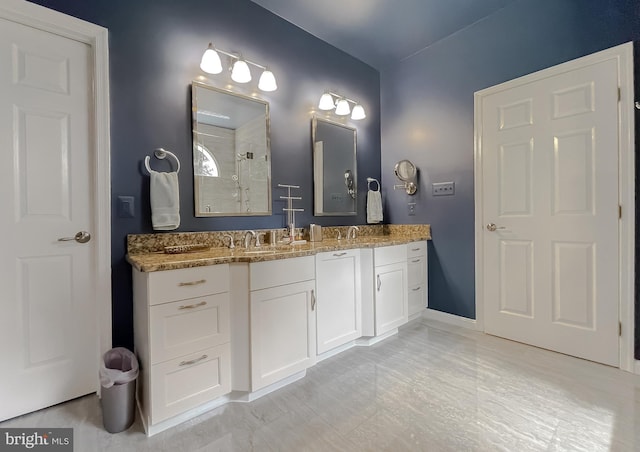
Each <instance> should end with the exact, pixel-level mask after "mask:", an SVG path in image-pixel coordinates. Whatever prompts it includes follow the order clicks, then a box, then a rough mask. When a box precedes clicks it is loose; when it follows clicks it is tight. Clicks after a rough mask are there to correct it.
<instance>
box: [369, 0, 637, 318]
mask: <svg viewBox="0 0 640 452" xmlns="http://www.w3.org/2000/svg"><path fill="white" fill-rule="evenodd" d="M639 37H640V2H638V1H637V0H635V1H631V0H627V1H621V0H618V1H614V0H518V1H516V2H514V3H512V4H509V5H508V6H506V7H505V8H503V9H502V10H500V11H498V12H496V13H495V14H493V15H491V16H489V17H487V18H485V19H484V20H482V21H480V22H478V23H475V24H473V25H472V26H470V27H468V28H466V29H464V30H461V31H459V32H458V33H456V34H454V35H452V36H450V37H448V38H446V39H444V40H442V41H440V42H438V43H436V44H434V45H432V46H430V47H429V48H426V49H424V50H423V51H422V52H420V53H419V54H416V55H414V56H412V57H410V58H408V59H406V60H404V61H403V62H402V63H401V64H399V65H394V66H391V67H389V68H385V69H384V70H382V71H381V90H382V91H381V98H382V178H383V187H387V192H386V197H387V198H388V199H391V200H394V202H387V203H386V205H387V209H388V214H389V216H388V218H389V220H390V221H391V222H392V223H405V222H416V223H430V224H431V227H432V234H433V240H432V242H431V243H430V249H429V252H430V253H431V254H430V257H429V305H430V307H432V308H434V309H437V310H440V311H444V312H448V313H452V314H457V315H461V316H464V317H469V318H475V295H474V291H475V283H474V194H473V93H474V92H475V91H478V90H481V89H483V88H487V87H489V86H493V85H496V84H499V83H502V82H504V81H507V80H510V79H513V78H516V77H519V76H522V75H525V74H528V73H531V72H534V71H537V70H540V69H544V68H547V67H550V66H553V65H556V64H559V63H562V62H565V61H568V60H571V59H574V58H578V57H581V56H584V55H587V54H590V53H593V52H596V51H599V50H603V49H605V48H608V47H612V46H615V45H618V44H622V43H624V42H628V41H632V40H637V39H638V38H639ZM400 158H408V159H411V160H413V161H414V163H415V164H416V165H417V166H418V168H419V169H420V191H419V194H418V195H417V196H415V201H416V202H417V203H418V205H417V213H416V216H415V217H408V216H407V207H406V202H407V199H408V198H407V196H406V195H404V194H402V193H400V192H393V191H389V190H388V187H390V186H391V185H392V184H393V183H395V180H394V179H395V176H394V175H393V165H394V164H395V162H396V161H397V160H398V159H400ZM445 181H454V182H455V184H456V187H455V188H456V193H455V196H445V197H436V198H434V197H432V196H431V183H432V182H445Z"/></svg>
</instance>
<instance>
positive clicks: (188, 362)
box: [180, 355, 208, 366]
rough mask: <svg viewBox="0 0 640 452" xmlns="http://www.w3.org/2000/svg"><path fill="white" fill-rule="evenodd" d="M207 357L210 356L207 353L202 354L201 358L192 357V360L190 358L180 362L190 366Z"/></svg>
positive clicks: (182, 364)
mask: <svg viewBox="0 0 640 452" xmlns="http://www.w3.org/2000/svg"><path fill="white" fill-rule="evenodd" d="M207 358H208V356H207V355H202V356H201V357H200V358H196V359H192V360H190V361H182V362H181V363H180V366H190V365H192V364H195V363H197V362H200V361H202V360H203V359H207Z"/></svg>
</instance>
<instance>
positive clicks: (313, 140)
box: [311, 115, 358, 217]
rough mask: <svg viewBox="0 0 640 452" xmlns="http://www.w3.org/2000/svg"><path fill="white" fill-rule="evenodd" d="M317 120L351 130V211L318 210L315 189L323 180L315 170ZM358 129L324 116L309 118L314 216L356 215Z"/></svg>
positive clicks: (320, 185)
mask: <svg viewBox="0 0 640 452" xmlns="http://www.w3.org/2000/svg"><path fill="white" fill-rule="evenodd" d="M318 121H320V122H324V123H326V124H329V125H332V126H336V127H341V128H343V129H347V130H349V131H351V132H353V164H354V165H353V170H352V172H353V183H354V188H353V190H354V191H355V195H353V196H352V199H353V207H354V209H353V210H352V211H347V212H324V211H323V212H319V211H318V203H317V202H316V200H317V191H318V190H320V189H321V187H324V180H320V174H319V171H317V166H318V164H319V163H318V161H317V155H316V135H317V132H316V129H317V126H318ZM357 143H358V129H356V128H355V127H351V126H348V125H346V124H342V123H339V122H335V121H331V120H329V119H326V118H320V117H318V116H315V115H314V116H313V118H312V119H311V151H312V153H313V155H312V158H313V215H314V216H316V217H346V216H356V215H358V149H357ZM345 192H347V186H346V185H345Z"/></svg>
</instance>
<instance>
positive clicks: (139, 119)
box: [33, 0, 380, 347]
mask: <svg viewBox="0 0 640 452" xmlns="http://www.w3.org/2000/svg"><path fill="white" fill-rule="evenodd" d="M33 3H38V4H40V5H43V6H46V7H49V8H51V9H55V10H58V11H61V12H63V13H66V14H69V15H72V16H75V17H79V18H81V19H84V20H87V21H89V22H93V23H96V24H98V25H101V26H103V27H106V28H108V29H109V52H110V83H111V178H112V181H111V195H112V199H113V202H112V247H111V252H112V289H113V308H112V310H113V344H114V346H117V345H123V346H127V347H131V346H132V344H133V325H132V324H133V318H132V294H131V290H132V289H131V268H130V266H129V265H128V264H127V263H126V262H125V260H124V257H125V253H126V235H127V234H131V233H148V232H153V231H152V228H151V222H150V208H149V188H148V186H149V179H148V176H144V175H143V174H144V173H143V171H141V162H142V161H143V160H144V157H145V156H146V155H150V154H151V152H152V151H153V149H154V148H156V147H164V148H166V149H168V150H170V151H173V152H175V153H176V154H177V155H178V157H179V158H180V160H181V161H182V164H183V168H184V171H181V172H180V194H181V201H180V213H181V220H182V224H181V226H180V229H179V231H204V230H225V229H253V228H276V227H284V225H285V219H284V218H283V216H282V215H281V214H280V213H277V211H281V208H282V207H283V205H282V204H281V203H280V202H279V200H278V201H275V202H274V205H273V211H274V213H275V214H274V215H273V216H270V217H225V218H207V219H203V218H195V217H194V216H193V212H194V207H193V188H192V184H193V176H192V175H191V174H190V171H191V170H192V168H193V167H192V164H191V163H190V162H191V97H190V83H191V81H192V80H194V79H196V78H197V77H198V76H201V75H205V74H203V73H202V72H201V71H200V70H199V67H198V66H199V63H200V58H201V57H202V53H203V52H204V49H205V48H206V46H207V44H208V43H209V41H213V42H214V43H215V44H216V46H218V47H220V48H221V49H224V50H228V51H241V52H242V53H243V55H244V56H245V57H246V58H248V59H250V60H253V61H256V62H258V63H261V64H267V65H269V66H270V69H271V70H272V71H273V72H274V73H275V74H276V77H277V79H278V87H279V88H278V90H277V91H275V92H273V93H261V94H260V97H262V98H263V99H265V100H267V101H269V102H270V111H271V152H272V182H273V185H274V186H276V185H277V184H278V183H290V184H297V185H300V186H301V187H302V190H301V196H302V197H303V199H304V200H303V201H302V202H301V204H299V207H302V208H304V209H305V213H304V214H303V215H299V216H297V218H296V219H297V220H298V221H297V222H298V224H300V225H307V224H309V223H312V222H315V223H319V224H324V225H345V224H361V223H365V221H366V216H365V196H364V193H365V192H366V186H367V184H366V177H367V176H372V177H376V178H379V177H380V78H379V73H378V72H377V71H376V70H374V69H373V68H371V67H370V66H367V65H365V64H364V63H362V62H360V61H359V60H356V59H355V58H353V57H351V56H349V55H347V54H346V53H344V52H342V51H339V50H337V49H336V48H334V47H332V46H330V45H328V44H326V43H325V42H324V41H321V40H319V39H317V38H315V37H313V36H311V35H310V34H308V33H306V32H304V31H302V30H301V29H299V28H297V27H295V26H293V25H291V24H290V23H288V22H286V21H284V20H282V19H280V18H279V17H277V16H275V15H273V14H271V13H269V12H268V11H266V10H265V9H263V8H261V7H259V6H257V5H256V4H254V3H252V2H249V1H248V0H215V1H211V0H182V1H176V0H127V1H125V0H83V1H70V0H33ZM257 76H258V74H256V73H255V72H254V77H256V79H257ZM228 80H229V79H228V76H223V75H222V74H221V75H218V76H215V75H212V76H210V79H209V81H208V83H210V84H212V85H214V86H218V87H222V88H224V87H225V85H226V83H227V81H228ZM256 84H257V82H256V81H254V82H252V84H251V86H252V87H254V88H253V89H255V86H256ZM235 85H236V86H235V87H234V90H235V91H237V92H243V93H245V94H250V93H251V92H252V91H251V88H246V87H238V86H237V84H235ZM326 89H331V90H333V91H335V92H338V93H341V94H344V95H346V96H348V97H350V98H352V99H358V100H359V101H361V102H362V103H363V105H364V107H365V109H366V111H367V119H365V120H364V121H358V122H355V123H353V124H352V125H354V126H356V127H357V129H358V175H359V181H358V185H359V187H360V193H361V196H360V197H359V199H358V212H360V214H359V215H358V216H357V217H319V218H314V217H313V203H312V201H313V196H312V189H313V177H312V158H311V157H312V153H311V112H312V110H314V108H315V107H316V105H317V102H318V100H319V99H320V95H321V94H322V93H323V92H324V90H326ZM159 163H162V162H157V161H156V163H155V164H154V165H158V164H159ZM120 195H129V196H134V197H135V201H136V215H135V218H132V219H121V218H118V217H117V211H116V204H115V199H116V198H117V197H118V196H120ZM278 195H279V192H278V190H277V189H274V199H277V197H278ZM296 207H298V205H297V206H296Z"/></svg>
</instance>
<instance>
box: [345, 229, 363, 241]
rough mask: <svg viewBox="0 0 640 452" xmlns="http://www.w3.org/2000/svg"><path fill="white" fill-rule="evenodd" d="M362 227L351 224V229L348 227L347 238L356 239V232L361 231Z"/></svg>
mask: <svg viewBox="0 0 640 452" xmlns="http://www.w3.org/2000/svg"><path fill="white" fill-rule="evenodd" d="M359 230H360V228H359V227H358V226H349V229H347V240H349V239H355V238H356V232H357V231H359Z"/></svg>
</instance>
